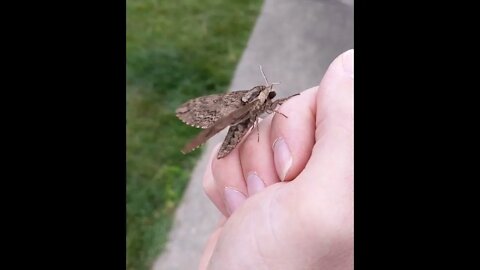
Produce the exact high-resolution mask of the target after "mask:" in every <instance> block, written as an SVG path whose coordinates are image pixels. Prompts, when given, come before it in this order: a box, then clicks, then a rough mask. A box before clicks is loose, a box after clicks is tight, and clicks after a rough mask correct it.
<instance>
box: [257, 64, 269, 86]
mask: <svg viewBox="0 0 480 270" xmlns="http://www.w3.org/2000/svg"><path fill="white" fill-rule="evenodd" d="M259 66H260V72H261V73H262V76H263V78H264V79H265V83H266V84H267V85H270V83H268V80H267V77H266V76H265V73H263V68H262V65H259Z"/></svg>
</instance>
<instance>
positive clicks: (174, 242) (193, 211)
mask: <svg viewBox="0 0 480 270" xmlns="http://www.w3.org/2000/svg"><path fill="white" fill-rule="evenodd" d="M352 48H353V0H323V1H321V0H265V3H264V6H263V8H262V11H261V13H260V15H259V17H258V19H257V22H256V25H255V28H254V30H253V32H252V35H251V36H250V40H249V42H248V45H247V48H246V49H245V51H244V54H243V55H242V58H241V60H240V63H239V64H238V66H237V69H236V71H235V75H234V78H233V80H232V83H231V87H230V89H250V88H251V87H253V86H255V85H258V84H264V81H263V78H262V76H261V74H260V71H259V68H258V65H259V64H261V65H262V66H263V70H264V72H265V73H266V76H267V78H268V79H269V81H270V82H280V83H281V84H280V85H278V86H276V87H275V89H276V91H277V97H278V98H280V97H284V96H287V95H289V94H293V93H296V92H299V91H302V90H304V89H307V88H309V87H312V86H315V85H318V83H319V82H320V80H321V78H322V76H323V74H324V72H325V71H326V69H327V68H328V65H329V64H330V62H331V61H332V60H333V59H334V58H335V57H336V56H337V55H339V54H340V53H342V52H344V51H346V50H348V49H352ZM225 134H226V130H224V131H223V132H222V133H220V134H218V135H217V136H215V137H213V138H212V139H211V140H210V141H209V142H208V143H207V144H206V145H205V146H204V151H203V152H204V153H203V155H202V157H201V158H200V160H199V162H198V164H197V166H196V167H195V169H194V171H193V174H192V178H191V180H190V183H189V186H188V187H187V190H186V191H185V194H184V198H183V201H182V202H181V204H180V206H179V208H178V209H177V211H176V216H175V220H174V224H173V227H172V231H171V232H170V236H169V242H168V243H167V246H166V249H165V251H164V252H163V253H162V254H161V255H160V257H159V258H158V260H157V261H156V263H155V264H154V266H153V269H154V270H177V269H179V270H186V269H197V268H198V264H199V261H200V256H201V253H202V251H203V247H204V245H205V243H206V241H207V239H208V237H209V234H210V233H211V232H212V231H213V230H214V228H215V225H216V223H217V222H218V220H219V218H220V214H219V213H218V211H217V210H216V208H215V206H214V205H213V204H212V203H211V202H210V201H209V200H208V198H207V196H206V195H205V193H204V192H203V188H202V182H201V181H202V176H203V173H204V171H205V168H206V165H207V161H208V158H209V156H210V153H211V151H212V148H213V146H215V145H216V144H217V143H218V142H220V141H222V140H223V138H224V137H225Z"/></svg>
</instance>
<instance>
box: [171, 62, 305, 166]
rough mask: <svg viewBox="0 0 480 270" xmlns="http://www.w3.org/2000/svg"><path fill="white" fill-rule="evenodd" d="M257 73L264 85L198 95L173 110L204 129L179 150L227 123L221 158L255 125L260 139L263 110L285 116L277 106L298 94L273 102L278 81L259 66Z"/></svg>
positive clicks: (200, 141) (188, 149)
mask: <svg viewBox="0 0 480 270" xmlns="http://www.w3.org/2000/svg"><path fill="white" fill-rule="evenodd" d="M260 72H261V73H262V76H263V78H264V79H265V83H266V85H258V86H255V87H253V88H252V89H250V90H238V91H233V92H229V93H223V94H213V95H208V96H202V97H198V98H195V99H191V100H189V101H187V102H185V103H184V104H182V105H181V106H180V107H178V108H177V109H176V111H175V113H176V116H177V117H178V118H179V119H180V120H181V121H183V122H184V123H185V124H187V125H190V126H193V127H196V128H201V129H203V130H202V131H201V132H200V133H199V134H198V135H197V136H196V137H195V138H194V139H193V140H191V141H190V142H189V143H187V144H186V145H185V147H184V148H183V149H182V153H184V154H186V153H188V152H191V151H193V150H195V149H196V148H198V147H200V146H201V145H202V144H204V143H205V142H206V141H207V140H208V139H210V138H211V137H213V136H214V135H215V134H217V133H218V132H220V131H222V130H223V129H224V128H226V127H228V126H230V128H229V129H228V133H227V135H226V137H225V139H224V141H223V143H222V145H221V146H220V149H219V151H218V154H217V159H221V158H223V157H225V156H227V155H228V154H229V153H230V152H232V150H233V149H235V147H236V146H237V145H238V143H239V142H240V141H241V140H242V138H243V137H244V136H245V134H247V132H248V131H249V130H250V129H251V128H252V127H255V126H256V127H257V136H258V140H260V134H259V130H258V118H259V116H260V115H262V114H263V113H268V114H270V113H273V112H276V113H279V114H281V115H283V116H284V117H286V118H288V117H287V116H286V115H284V114H283V113H280V112H278V111H277V110H276V107H277V106H279V105H281V104H283V103H284V102H285V101H287V100H288V99H290V98H292V97H294V96H296V95H299V94H295V95H292V96H289V97H286V98H282V99H278V100H275V101H274V100H273V98H275V96H276V92H275V91H274V90H273V86H274V85H277V84H279V83H272V84H270V83H269V82H268V80H267V78H266V76H265V74H264V73H263V69H262V66H260Z"/></svg>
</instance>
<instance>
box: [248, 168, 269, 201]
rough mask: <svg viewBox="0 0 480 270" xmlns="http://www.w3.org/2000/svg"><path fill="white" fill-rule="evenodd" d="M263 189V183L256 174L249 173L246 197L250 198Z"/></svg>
mask: <svg viewBox="0 0 480 270" xmlns="http://www.w3.org/2000/svg"><path fill="white" fill-rule="evenodd" d="M264 188H265V183H264V182H263V181H262V179H260V177H258V175H257V174H256V173H254V172H253V173H250V174H249V175H248V176H247V190H248V196H252V195H253V194H255V193H257V192H259V191H261V190H262V189H264Z"/></svg>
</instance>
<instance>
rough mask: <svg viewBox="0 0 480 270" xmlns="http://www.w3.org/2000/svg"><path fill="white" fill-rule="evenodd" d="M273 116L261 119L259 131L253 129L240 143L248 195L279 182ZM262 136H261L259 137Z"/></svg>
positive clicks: (241, 160)
mask: <svg viewBox="0 0 480 270" xmlns="http://www.w3.org/2000/svg"><path fill="white" fill-rule="evenodd" d="M271 123H272V117H267V118H266V119H265V120H263V121H260V123H259V125H258V129H259V130H258V131H257V130H255V129H254V130H252V131H251V132H250V134H248V136H247V137H246V138H245V141H244V142H243V143H242V144H241V145H240V147H239V152H240V162H241V164H242V170H243V176H244V179H246V184H247V192H248V196H252V195H253V194H255V193H257V192H259V191H261V190H263V189H264V188H265V187H267V186H270V185H272V184H274V183H277V182H279V178H278V175H277V173H276V171H275V164H274V162H273V153H272V147H271V144H270V127H271ZM258 136H260V138H259V137H258Z"/></svg>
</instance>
